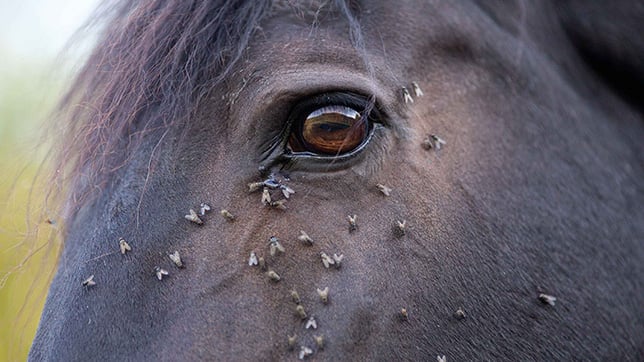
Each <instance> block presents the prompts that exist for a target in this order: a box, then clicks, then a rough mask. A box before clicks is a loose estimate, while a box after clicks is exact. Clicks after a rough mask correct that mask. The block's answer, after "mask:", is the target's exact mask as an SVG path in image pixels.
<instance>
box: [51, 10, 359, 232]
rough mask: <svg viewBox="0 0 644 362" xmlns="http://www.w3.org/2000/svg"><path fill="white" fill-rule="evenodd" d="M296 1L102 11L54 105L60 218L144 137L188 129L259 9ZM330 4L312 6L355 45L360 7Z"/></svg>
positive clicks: (234, 58) (99, 186) (255, 24)
mask: <svg viewBox="0 0 644 362" xmlns="http://www.w3.org/2000/svg"><path fill="white" fill-rule="evenodd" d="M301 3H302V2H297V1H276V3H272V2H271V1H252V0H212V1H196V0H193V1H188V0H181V1H166V0H147V1H137V0H126V1H123V2H117V3H115V4H112V5H109V6H108V7H107V8H106V9H107V11H105V12H101V13H100V14H98V15H100V16H101V18H104V17H106V16H105V15H106V14H107V15H108V16H107V17H106V19H105V22H104V24H105V25H104V27H103V29H102V32H101V34H100V35H99V37H98V42H97V45H96V46H95V48H94V50H93V52H92V53H91V54H90V55H89V57H88V59H87V61H86V62H85V65H84V66H83V67H82V68H81V69H80V71H79V72H78V74H77V76H76V78H75V79H74V81H73V82H72V85H71V87H70V88H69V90H68V92H67V93H66V94H65V95H64V97H63V98H62V100H61V102H60V104H59V107H58V109H57V116H56V117H57V119H58V122H57V123H59V124H58V125H57V126H56V127H57V128H58V129H59V130H60V131H59V134H60V135H59V138H60V139H59V140H58V141H59V148H58V149H57V152H56V153H55V156H54V157H55V159H54V170H55V175H54V181H55V182H53V183H52V190H51V191H50V192H49V197H50V198H51V197H52V196H53V197H60V198H61V199H60V200H57V201H59V203H60V204H61V206H62V208H63V211H62V215H60V217H62V219H63V220H64V219H69V218H71V217H73V215H74V214H75V213H76V212H77V211H78V210H79V208H80V207H82V206H83V205H84V204H85V203H86V202H87V201H88V199H89V198H88V196H89V195H90V194H92V195H93V197H94V196H95V195H97V194H100V192H102V190H104V189H105V188H106V186H107V185H108V183H109V180H110V176H111V175H112V174H113V173H114V172H115V171H117V170H119V169H121V168H123V167H124V166H125V165H126V164H127V163H128V160H129V159H130V158H131V156H132V155H133V154H135V153H136V152H137V150H138V149H139V147H141V144H142V140H143V139H144V137H145V136H146V135H149V134H151V133H153V132H155V131H158V130H164V129H169V128H175V131H178V132H182V130H184V131H185V129H186V124H187V121H188V120H189V119H190V118H191V117H193V116H194V115H195V113H196V112H197V109H198V108H199V107H198V106H199V102H200V101H201V100H203V99H204V98H205V96H206V95H207V94H208V93H209V92H210V91H211V90H212V89H213V88H214V87H216V86H217V85H220V84H221V83H222V82H223V81H224V79H225V78H226V77H227V76H228V75H229V74H230V73H231V72H232V71H233V68H234V67H235V64H236V63H237V62H238V61H239V59H240V58H241V57H242V56H243V54H244V50H245V49H246V48H247V45H248V43H249V41H250V39H251V37H252V36H253V34H254V33H255V32H256V30H257V29H259V26H260V22H261V20H262V19H263V18H264V17H265V15H266V14H269V13H270V12H271V11H273V10H275V9H276V8H279V6H277V5H282V7H284V6H286V7H291V8H296V7H304V6H302V5H301ZM327 3H328V2H327V1H320V2H319V3H317V2H316V1H314V0H313V1H311V3H310V4H308V6H309V7H311V6H318V7H319V8H322V7H324V6H330V7H332V8H334V9H336V10H337V12H338V13H340V14H342V15H343V16H345V17H346V18H347V19H348V21H349V27H350V30H351V37H352V40H353V41H354V42H355V43H358V45H360V44H359V43H361V42H362V39H361V36H360V35H359V34H360V31H359V25H358V22H357V20H356V17H355V16H354V12H355V11H356V10H357V6H356V5H355V4H353V3H352V2H345V0H338V1H335V3H331V4H327ZM319 8H318V9H319ZM101 21H102V20H101ZM155 134H156V133H155ZM97 191H98V192H97ZM61 195H62V196H61Z"/></svg>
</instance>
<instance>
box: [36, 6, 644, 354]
mask: <svg viewBox="0 0 644 362" xmlns="http://www.w3.org/2000/svg"><path fill="white" fill-rule="evenodd" d="M217 3H218V2H216V1H213V2H212V3H210V2H209V3H203V4H198V5H194V6H191V5H186V4H188V2H176V3H164V2H159V4H157V3H156V2H154V1H152V2H150V3H149V4H142V5H137V4H133V5H131V6H126V7H124V8H123V9H124V10H122V12H121V13H119V14H120V17H118V16H117V19H116V20H115V21H114V22H113V23H112V25H110V26H108V27H107V33H106V34H107V35H106V37H105V40H104V41H103V44H104V48H101V47H100V46H99V48H98V49H97V51H96V54H95V55H94V56H93V57H91V58H90V61H89V65H88V68H87V69H86V70H85V72H84V73H82V75H81V78H80V80H79V81H78V82H77V85H78V86H79V87H81V86H84V87H85V88H81V89H84V90H86V93H83V91H82V90H81V91H78V92H79V93H78V94H76V93H72V96H71V97H69V99H71V100H72V102H73V101H75V100H77V99H80V100H83V101H84V102H87V103H89V104H92V105H93V107H86V108H92V109H94V108H96V114H93V113H90V114H87V113H86V112H85V113H82V112H79V113H78V114H77V117H76V118H74V119H73V122H77V123H74V125H75V126H74V127H75V128H73V129H74V130H75V132H76V131H77V132H81V133H82V132H86V133H84V135H86V136H84V137H86V138H85V139H87V140H88V141H87V142H89V143H90V145H89V146H88V145H85V146H83V147H78V148H74V147H73V146H70V147H69V148H67V150H72V152H75V151H77V152H78V154H79V155H80V156H77V158H75V159H76V160H77V161H76V164H77V166H76V167H77V173H78V175H79V176H77V177H76V178H75V179H74V181H73V182H75V183H74V184H73V185H74V187H75V188H76V189H77V190H80V191H79V192H80V193H81V194H82V195H81V196H80V197H79V198H76V197H73V196H70V200H77V199H78V200H82V201H81V202H80V203H77V204H73V203H72V202H71V201H70V202H69V203H68V206H67V209H68V210H71V211H69V212H68V213H67V214H66V215H67V217H68V219H67V228H66V235H65V248H64V251H63V254H62V256H61V259H60V266H59V269H58V272H57V275H56V277H55V279H54V282H53V284H52V286H51V290H50V294H49V298H48V302H47V305H46V308H45V311H44V314H43V317H42V321H41V324H40V329H39V331H38V334H37V337H36V340H35V342H34V345H33V347H32V351H31V357H32V359H34V360H40V359H55V360H58V359H60V360H87V359H118V360H123V359H125V360H140V359H163V360H195V359H206V360H249V359H251V358H258V359H260V360H279V359H296V358H298V357H299V358H307V359H316V360H341V359H342V360H344V359H349V360H433V359H435V358H437V356H439V357H442V356H446V357H447V358H449V359H451V360H488V359H509V360H525V359H572V358H579V359H603V358H615V357H618V358H620V357H621V358H620V359H637V358H638V356H639V358H641V356H642V353H643V351H642V346H643V345H644V320H643V319H642V318H643V315H642V313H641V308H642V305H644V286H643V279H644V269H643V265H644V248H643V247H642V242H643V241H644V208H642V207H641V205H642V204H643V203H644V189H643V187H642V179H643V177H644V162H643V161H644V160H643V155H644V146H643V143H642V140H643V139H644V127H643V126H642V125H643V123H642V115H641V104H642V103H639V102H638V101H641V99H640V98H641V93H638V90H641V89H642V88H641V87H642V83H641V82H640V81H641V80H642V79H644V77H643V75H644V67H642V64H641V63H638V61H637V59H639V61H641V59H642V56H643V54H644V42H642V40H641V39H630V40H629V41H628V43H627V44H628V49H625V50H624V51H623V52H622V51H621V50H622V49H621V48H620V45H619V44H617V43H615V40H616V39H623V37H622V36H626V35H627V36H634V34H640V33H641V32H633V33H629V31H630V29H632V26H638V27H639V29H640V30H642V29H641V24H640V23H639V22H637V21H635V20H633V19H637V18H638V16H637V11H639V14H640V16H641V15H642V11H641V9H639V10H637V9H636V10H633V11H632V12H629V11H622V10H619V9H618V8H617V7H615V8H610V9H597V8H595V9H590V10H588V11H587V12H585V13H584V12H582V11H581V10H583V9H581V8H579V9H578V8H577V5H576V4H574V3H571V4H563V3H557V4H548V3H545V2H539V3H523V2H518V3H508V4H497V3H496V2H487V1H486V2H482V3H481V4H477V3H466V2H458V3H455V2H451V1H449V2H442V1H423V2H421V1H396V2H393V1H364V2H361V3H359V4H358V3H357V2H353V1H350V2H346V3H345V2H342V1H336V2H332V3H331V2H318V1H311V2H302V3H299V2H297V4H293V3H290V2H276V3H275V4H270V5H267V4H259V3H257V4H247V3H246V2H244V1H237V2H233V1H230V2H221V4H217ZM597 7H598V8H600V6H597ZM258 8H261V9H259V10H258ZM582 13H583V14H584V15H583V19H581V18H579V17H577V16H576V14H582ZM605 14H606V15H611V14H612V15H614V16H617V15H619V16H620V21H619V22H618V23H619V24H615V23H616V22H615V21H610V22H608V23H607V22H605V21H604V19H603V18H601V17H603V16H604V15H605ZM609 18H610V17H609ZM238 23H239V24H238ZM589 24H591V25H589ZM620 24H622V25H624V26H623V28H621V27H620ZM213 29H214V30H213ZM598 30H601V31H598ZM595 33H599V34H600V35H598V36H595ZM222 39H223V40H222ZM123 49H128V50H127V51H125V50H123ZM633 59H636V60H633ZM598 63H601V64H600V66H597V64H598ZM610 66H614V67H610ZM615 67H619V69H622V70H624V71H628V74H629V76H628V77H626V78H619V79H617V78H618V74H617V73H614V72H612V69H614V68H615ZM96 69H98V70H96ZM615 79H617V80H618V81H615ZM629 87H630V88H629ZM633 87H640V88H633ZM632 89H635V91H632ZM75 97H76V98H75ZM137 102H138V103H137ZM70 127H71V126H70ZM105 130H108V131H109V132H111V133H109V134H108V133H101V132H105ZM91 142H95V143H96V145H93V146H92V145H91ZM100 157H102V158H100ZM97 158H100V162H98V161H96V159H97ZM99 165H100V167H99ZM105 170H110V171H109V172H106V171H105ZM80 175H83V177H81V176H80ZM87 175H90V176H91V177H90V176H87ZM97 190H98V191H97ZM202 203H206V204H207V205H209V207H205V206H204V205H203V204H202ZM209 209H211V210H209ZM220 210H221V212H220ZM120 238H123V239H120ZM119 240H127V245H128V246H129V248H130V250H126V251H123V252H122V253H121V251H122V250H120V249H119ZM90 275H93V276H94V277H93V279H91V280H92V282H93V283H95V284H93V285H90V284H89V283H86V284H85V285H81V282H82V281H84V280H87V278H88V277H89V276H90Z"/></svg>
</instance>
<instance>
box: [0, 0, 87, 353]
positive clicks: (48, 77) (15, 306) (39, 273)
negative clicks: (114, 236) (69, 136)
mask: <svg viewBox="0 0 644 362" xmlns="http://www.w3.org/2000/svg"><path fill="white" fill-rule="evenodd" d="M95 4H96V0H22V1H13V2H11V1H5V0H0V171H1V172H0V361H22V360H25V359H26V357H27V353H28V351H29V347H30V345H31V340H32V339H33V336H34V334H35V331H36V328H37V325H38V320H39V318H40V313H41V310H42V307H43V304H44V301H45V298H46V295H47V294H46V293H47V286H48V283H49V281H50V280H51V277H52V276H53V272H54V267H55V261H56V257H57V254H58V250H59V244H60V243H61V240H60V238H52V236H53V235H57V230H56V225H50V224H48V223H47V222H45V219H46V217H47V216H48V215H49V213H48V211H49V210H47V209H46V208H45V206H44V193H45V189H46V186H47V182H48V180H47V178H48V173H49V172H50V170H49V169H47V164H46V162H44V161H43V160H44V159H45V156H46V155H47V152H48V151H50V150H51V147H52V145H53V144H54V142H55V135H48V134H46V132H45V131H44V130H46V129H47V127H48V126H47V122H48V116H49V114H50V112H51V111H52V108H53V106H54V105H55V103H56V102H57V100H58V98H59V97H60V96H61V94H62V91H63V89H64V88H65V87H66V86H68V85H69V82H70V79H71V77H72V74H73V71H74V67H73V65H74V64H77V63H78V59H82V56H83V54H85V53H86V51H85V50H83V49H87V47H86V46H85V47H84V46H83V45H79V44H80V43H78V44H77V45H75V46H72V47H69V46H66V42H67V40H68V39H69V38H70V37H71V36H72V35H73V33H74V31H75V30H76V29H77V28H78V27H79V26H81V25H82V23H83V22H84V21H85V20H86V18H87V17H88V16H89V14H90V13H91V10H92V9H93V7H94V6H95ZM84 37H86V38H89V36H86V35H84ZM85 45H86V44H85ZM63 48H65V49H67V52H66V53H65V55H61V51H62V49H63ZM50 206H52V205H50ZM52 207H53V206H52ZM52 217H55V215H52Z"/></svg>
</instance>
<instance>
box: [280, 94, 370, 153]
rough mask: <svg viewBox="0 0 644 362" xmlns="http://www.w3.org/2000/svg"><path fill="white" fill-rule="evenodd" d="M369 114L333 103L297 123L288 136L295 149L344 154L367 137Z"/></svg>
mask: <svg viewBox="0 0 644 362" xmlns="http://www.w3.org/2000/svg"><path fill="white" fill-rule="evenodd" d="M366 118H368V117H362V115H361V114H360V113H359V112H358V111H356V110H355V109H353V108H351V107H346V106H340V105H330V106H326V107H322V108H319V109H316V110H315V111H313V112H311V113H310V114H309V115H308V116H307V117H306V118H305V119H304V120H302V121H301V122H299V124H296V125H295V127H294V129H293V131H292V132H291V135H290V138H289V144H288V145H289V148H290V149H291V150H292V151H293V152H310V153H314V154H322V155H341V154H343V153H347V152H350V151H352V150H354V149H356V148H357V147H358V146H360V145H361V144H362V143H363V142H364V140H365V139H366V138H367V137H368V133H369V123H368V121H367V119H366Z"/></svg>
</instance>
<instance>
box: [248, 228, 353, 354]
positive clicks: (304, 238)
mask: <svg viewBox="0 0 644 362" xmlns="http://www.w3.org/2000/svg"><path fill="white" fill-rule="evenodd" d="M297 239H298V241H300V242H301V243H302V244H304V245H305V246H312V245H313V244H314V241H313V238H311V237H310V236H309V235H308V234H307V233H306V232H305V231H303V230H300V234H299V235H298V237H297ZM285 252H286V248H285V247H284V245H282V243H281V242H280V240H279V239H278V238H277V237H276V236H271V237H270V238H269V239H268V253H269V254H270V256H271V257H274V256H277V255H280V254H283V253H285ZM320 259H321V261H322V264H323V265H324V267H325V268H326V269H328V268H330V267H331V266H334V267H335V268H340V266H341V264H342V260H343V259H344V255H343V254H340V255H338V254H337V253H334V254H333V256H329V255H328V254H327V253H325V252H321V253H320ZM248 265H249V266H258V267H259V268H260V269H261V270H262V271H265V272H266V275H267V276H268V278H269V280H271V281H272V282H279V281H280V280H281V277H280V275H279V274H278V273H277V272H276V271H274V270H272V269H269V268H268V267H267V264H266V261H265V259H264V258H263V257H261V256H258V254H257V252H255V251H251V252H250V256H249V258H248ZM316 292H317V295H318V298H319V300H320V302H321V303H322V304H324V305H327V304H328V303H329V287H328V286H327V287H324V288H316ZM290 297H291V300H292V301H293V303H295V315H296V316H297V317H298V318H300V319H301V320H302V321H304V329H312V330H317V328H318V321H317V320H316V318H315V316H313V315H309V314H308V313H307V312H306V310H305V308H304V305H303V304H302V299H301V298H300V295H299V293H298V292H297V291H296V290H291V292H290ZM313 338H314V340H315V345H316V346H317V349H318V350H321V349H323V348H324V336H323V335H314V336H313ZM296 344H297V335H296V334H294V335H292V336H291V335H289V336H288V348H289V350H294V349H295V345H296ZM312 354H313V349H312V348H311V347H309V346H306V345H301V346H300V351H299V355H298V356H299V358H300V359H304V358H306V357H308V356H310V355H312Z"/></svg>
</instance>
